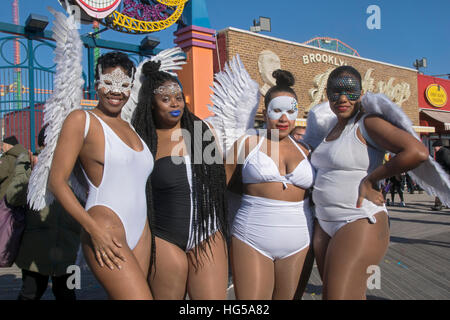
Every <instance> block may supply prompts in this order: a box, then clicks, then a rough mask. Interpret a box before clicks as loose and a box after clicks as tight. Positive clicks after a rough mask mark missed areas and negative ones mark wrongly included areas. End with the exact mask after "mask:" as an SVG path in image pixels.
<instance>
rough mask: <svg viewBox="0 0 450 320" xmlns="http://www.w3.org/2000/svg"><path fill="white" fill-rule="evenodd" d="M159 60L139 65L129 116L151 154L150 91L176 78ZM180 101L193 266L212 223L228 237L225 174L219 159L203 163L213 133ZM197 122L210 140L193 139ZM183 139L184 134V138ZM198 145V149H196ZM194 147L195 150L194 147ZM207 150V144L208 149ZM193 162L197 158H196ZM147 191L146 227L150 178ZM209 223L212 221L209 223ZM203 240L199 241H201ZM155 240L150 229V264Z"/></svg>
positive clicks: (153, 136) (208, 242) (151, 218)
mask: <svg viewBox="0 0 450 320" xmlns="http://www.w3.org/2000/svg"><path fill="white" fill-rule="evenodd" d="M159 67H160V63H157V62H153V61H149V62H147V63H145V64H144V65H143V68H142V74H143V75H144V76H145V80H144V81H143V83H142V87H141V90H140V92H139V99H138V104H137V107H136V110H135V112H134V115H133V118H132V125H133V127H134V128H135V130H136V132H137V133H138V134H139V135H140V136H141V138H142V139H143V140H144V141H145V143H146V144H147V146H148V147H149V149H150V151H151V152H152V154H153V157H156V153H157V149H158V136H157V133H156V124H155V121H156V119H155V117H154V114H153V110H152V107H153V106H156V102H155V96H154V90H155V89H157V88H159V87H160V86H161V85H163V84H164V83H165V82H167V81H170V82H174V83H178V80H177V78H175V77H174V76H172V75H170V74H169V73H166V72H163V71H160V70H159ZM183 100H184V102H185V107H184V112H183V115H182V117H181V120H180V126H181V128H182V129H185V130H187V131H188V132H189V133H190V144H187V145H188V146H189V145H190V148H189V149H190V150H188V152H189V156H190V158H191V163H192V165H191V169H192V206H193V212H194V214H193V228H194V232H193V233H194V243H195V247H194V249H193V252H194V256H195V260H196V261H195V264H194V265H195V266H196V267H197V266H198V265H199V264H201V263H202V262H201V261H200V260H199V256H200V255H202V254H206V256H208V255H207V248H208V247H209V249H211V239H213V238H212V237H209V235H210V234H212V233H213V232H214V230H213V227H214V224H216V226H217V228H218V230H219V231H220V232H221V233H222V235H223V237H224V238H225V239H228V223H227V214H228V209H227V202H226V198H225V192H226V187H227V186H226V174H225V168H224V166H223V163H221V162H220V161H213V163H212V164H207V163H205V159H203V154H204V153H203V152H204V150H205V148H206V147H207V146H210V145H211V144H214V147H215V148H214V149H213V150H212V152H211V156H212V158H214V159H217V157H218V156H219V155H218V154H217V152H218V151H217V150H218V148H217V145H215V144H216V142H215V139H214V136H213V135H212V133H211V132H210V129H209V127H208V126H207V125H206V123H205V122H203V121H202V120H201V119H200V118H198V117H197V116H195V115H194V114H193V113H192V112H191V111H190V110H189V109H188V107H187V105H186V100H185V96H184V94H183ZM196 122H197V126H198V125H199V124H201V131H202V136H208V137H212V138H211V140H210V141H204V140H205V139H201V140H202V141H201V144H200V141H195V140H199V139H198V138H197V139H194V138H196V135H195V134H194V127H195V126H194V124H195V123H196ZM184 138H185V139H187V137H184ZM199 148H201V150H199ZM196 149H197V150H196ZM208 150H211V146H210V147H209V148H208ZM198 152H201V153H200V154H201V155H202V161H201V163H200V164H198V163H195V162H194V155H196V154H198ZM196 162H197V161H196ZM146 193H147V206H148V216H149V222H150V227H151V228H152V226H153V225H154V207H153V197H152V185H151V178H150V177H149V179H148V181H147V187H146ZM210 222H213V223H210ZM203 239H204V240H205V242H202V243H201V240H203ZM155 252H156V247H155V241H154V235H153V232H152V258H151V266H152V265H154V261H155Z"/></svg>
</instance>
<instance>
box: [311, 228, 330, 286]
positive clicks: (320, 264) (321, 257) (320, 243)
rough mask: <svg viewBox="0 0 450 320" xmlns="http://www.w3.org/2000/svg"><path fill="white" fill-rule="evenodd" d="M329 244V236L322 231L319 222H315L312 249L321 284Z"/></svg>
mask: <svg viewBox="0 0 450 320" xmlns="http://www.w3.org/2000/svg"><path fill="white" fill-rule="evenodd" d="M329 242H330V236H329V235H328V233H326V232H325V231H323V229H322V228H321V226H320V225H319V222H318V221H317V220H316V221H315V223H314V238H313V249H314V256H315V257H316V262H317V268H318V269H319V274H320V279H322V282H323V274H324V269H325V257H326V254H327V249H328V243H329Z"/></svg>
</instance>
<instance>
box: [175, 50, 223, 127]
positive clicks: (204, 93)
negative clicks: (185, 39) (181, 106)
mask: <svg viewBox="0 0 450 320" xmlns="http://www.w3.org/2000/svg"><path fill="white" fill-rule="evenodd" d="M184 52H185V53H186V56H187V57H186V62H187V63H186V64H185V65H184V66H183V70H180V71H178V77H179V79H180V82H181V84H182V85H183V91H184V94H185V96H186V102H187V103H188V105H189V107H190V110H191V111H192V112H193V113H194V114H195V115H196V116H197V117H199V118H200V119H204V118H207V117H209V116H210V115H212V113H211V112H210V111H209V110H208V105H209V104H211V99H210V95H211V94H212V90H211V88H210V87H211V86H212V85H213V81H214V72H213V50H211V49H208V48H200V47H195V46H193V47H190V48H186V49H185V50H184Z"/></svg>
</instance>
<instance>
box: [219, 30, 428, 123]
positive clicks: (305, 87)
mask: <svg viewBox="0 0 450 320" xmlns="http://www.w3.org/2000/svg"><path fill="white" fill-rule="evenodd" d="M218 48H219V55H220V60H221V61H222V63H223V62H224V61H225V60H230V59H231V58H232V57H233V56H235V55H236V54H239V55H240V57H241V60H242V62H243V63H244V65H245V67H246V69H247V70H248V72H249V73H250V75H251V77H252V78H253V79H254V80H256V81H257V82H258V83H259V84H260V86H262V85H263V84H264V81H263V80H262V78H261V75H260V73H259V68H258V57H259V54H260V52H262V51H263V50H270V51H272V52H274V53H275V54H276V55H278V57H279V58H280V61H281V68H282V69H285V70H288V71H290V72H292V73H293V75H294V77H295V79H296V84H295V86H294V90H295V92H296V93H297V95H298V98H299V104H300V106H301V112H300V113H299V117H305V116H306V114H307V112H306V110H307V109H308V108H309V106H310V104H311V103H312V102H313V100H312V98H311V97H310V94H309V91H310V90H312V89H314V88H315V84H314V77H315V76H317V75H319V74H322V73H325V72H326V71H328V70H332V69H334V68H336V65H334V64H330V63H323V62H320V63H308V64H305V63H304V62H305V61H304V56H305V55H307V56H308V57H309V55H310V54H314V55H316V54H320V55H321V56H322V55H326V56H327V60H328V57H330V56H332V57H333V59H334V60H333V62H334V63H335V62H336V61H337V62H338V63H339V59H340V60H342V61H343V62H344V64H347V65H351V66H353V67H355V68H356V69H357V70H358V71H359V72H360V73H361V76H362V77H363V78H364V76H365V75H366V73H367V72H368V70H369V69H373V71H372V72H371V74H370V77H371V78H372V81H373V84H374V86H375V87H374V90H371V91H373V92H378V89H377V86H378V83H379V82H383V83H384V84H387V83H389V82H390V84H391V88H396V89H397V90H399V88H401V87H400V86H401V85H403V86H405V85H407V86H409V88H410V89H409V90H410V96H409V98H408V99H407V100H405V101H404V102H403V103H402V106H401V107H402V108H403V110H404V111H405V113H406V114H407V115H408V116H409V117H410V118H411V120H412V121H413V123H414V125H419V109H418V95H417V91H418V89H417V73H416V72H415V70H410V69H406V68H402V67H396V66H390V65H386V64H384V63H379V62H375V61H369V60H366V59H360V58H355V57H352V56H349V55H345V54H340V53H337V52H332V51H325V50H321V49H317V48H314V47H309V46H304V45H299V44H294V43H289V42H287V41H283V40H279V39H274V38H268V37H263V36H260V35H258V34H254V33H249V32H245V31H241V30H236V29H226V30H223V31H220V32H219V35H218ZM214 55H215V56H216V57H217V52H215V53H214ZM224 56H226V59H225V58H224ZM387 63H388V62H387ZM214 70H215V72H217V71H218V65H217V58H216V60H215V67H214ZM260 108H262V99H261V106H260ZM260 111H261V109H260Z"/></svg>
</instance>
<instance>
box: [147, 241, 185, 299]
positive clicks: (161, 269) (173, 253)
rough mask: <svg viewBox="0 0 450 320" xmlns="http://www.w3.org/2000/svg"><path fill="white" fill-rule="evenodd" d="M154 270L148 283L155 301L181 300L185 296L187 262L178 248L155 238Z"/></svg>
mask: <svg viewBox="0 0 450 320" xmlns="http://www.w3.org/2000/svg"><path fill="white" fill-rule="evenodd" d="M155 242H156V259H155V264H156V266H155V267H156V269H155V268H152V270H151V271H152V272H151V274H150V276H149V279H148V280H149V283H150V287H151V289H152V293H153V295H154V297H155V299H156V300H183V299H184V297H185V296H186V281H187V276H188V261H187V257H186V253H185V252H184V251H183V250H181V249H180V248H179V247H178V246H176V245H174V244H172V243H170V242H168V241H166V240H163V239H161V238H158V237H155Z"/></svg>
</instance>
